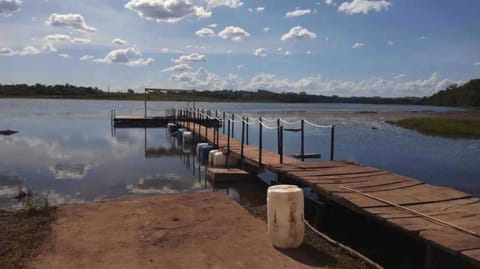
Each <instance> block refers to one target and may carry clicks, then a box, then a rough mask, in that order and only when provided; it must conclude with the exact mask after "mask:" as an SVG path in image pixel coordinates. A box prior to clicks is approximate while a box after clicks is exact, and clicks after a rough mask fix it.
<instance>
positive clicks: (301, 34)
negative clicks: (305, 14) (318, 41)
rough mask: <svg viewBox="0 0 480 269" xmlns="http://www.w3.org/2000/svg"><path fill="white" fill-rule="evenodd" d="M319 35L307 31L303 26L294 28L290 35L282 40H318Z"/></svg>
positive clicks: (285, 35)
mask: <svg viewBox="0 0 480 269" xmlns="http://www.w3.org/2000/svg"><path fill="white" fill-rule="evenodd" d="M316 37H317V34H315V33H314V32H310V31H308V30H307V29H305V28H303V27H301V26H298V25H297V26H294V27H292V28H291V29H290V31H288V33H286V34H284V35H282V37H281V38H280V40H282V41H286V40H300V39H304V38H316Z"/></svg>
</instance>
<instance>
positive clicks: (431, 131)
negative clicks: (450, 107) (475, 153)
mask: <svg viewBox="0 0 480 269" xmlns="http://www.w3.org/2000/svg"><path fill="white" fill-rule="evenodd" d="M472 113H474V112H472ZM477 114H478V112H477ZM388 123H390V124H393V125H396V126H399V127H402V128H405V129H410V130H415V131H418V132H420V133H422V134H425V135H432V136H441V137H447V138H466V139H480V119H458V118H441V117H440V118H407V119H401V120H397V121H388Z"/></svg>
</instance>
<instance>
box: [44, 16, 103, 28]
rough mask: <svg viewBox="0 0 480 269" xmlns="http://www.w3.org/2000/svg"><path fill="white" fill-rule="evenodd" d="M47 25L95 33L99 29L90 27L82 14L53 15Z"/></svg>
mask: <svg viewBox="0 0 480 269" xmlns="http://www.w3.org/2000/svg"><path fill="white" fill-rule="evenodd" d="M47 24H50V25H51V26H55V27H68V28H72V29H76V30H80V31H86V32H95V31H97V28H95V27H91V26H88V25H87V23H86V22H85V19H84V18H83V16H82V15H80V14H57V13H53V14H52V15H50V17H49V18H48V20H47Z"/></svg>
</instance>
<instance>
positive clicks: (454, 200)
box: [178, 121, 480, 267]
mask: <svg viewBox="0 0 480 269" xmlns="http://www.w3.org/2000/svg"><path fill="white" fill-rule="evenodd" d="M178 123H179V124H180V125H182V126H183V127H185V128H189V129H191V130H192V131H193V132H194V133H195V134H197V135H199V136H201V137H203V138H204V139H205V140H208V141H209V142H211V143H212V144H217V145H218V147H219V148H220V149H222V150H223V151H224V152H228V153H229V154H231V155H232V156H233V157H236V158H239V159H241V160H242V163H243V164H249V165H253V166H256V167H257V168H258V169H264V170H267V171H270V172H272V173H275V174H277V175H278V179H279V181H280V182H281V181H289V182H291V181H294V182H297V183H298V184H300V185H304V186H309V187H311V188H312V189H313V190H315V191H317V192H318V193H319V194H320V195H322V196H323V197H325V198H326V199H329V200H331V201H333V202H335V203H338V204H340V205H342V206H344V207H346V208H348V209H351V210H353V211H354V212H357V213H358V214H361V215H364V216H366V217H368V218H370V219H374V220H376V221H378V222H380V223H383V224H386V225H388V226H390V227H393V228H395V229H397V230H398V231H400V232H403V233H405V234H406V235H408V236H411V237H412V238H414V239H418V240H421V241H423V242H424V243H425V244H426V246H428V247H429V248H430V247H433V248H436V249H439V250H441V251H445V252H447V253H450V254H452V255H454V256H456V257H459V258H460V259H461V260H463V261H467V262H468V263H470V264H471V265H473V266H475V267H477V266H480V235H479V234H480V200H479V199H478V198H475V197H472V196H471V195H470V194H467V193H464V192H460V191H457V190H454V189H451V188H447V187H439V186H434V185H430V184H427V183H424V182H422V181H419V180H416V179H413V178H408V177H405V176H401V175H397V174H394V173H391V172H388V171H383V170H380V169H377V168H373V167H367V166H362V165H359V164H355V163H352V162H347V161H321V162H309V163H305V162H301V161H299V160H297V159H295V158H292V157H287V156H283V163H280V160H281V158H280V155H279V154H278V153H274V152H271V151H268V150H265V149H263V150H262V154H261V155H260V154H259V151H260V149H259V148H258V147H256V146H252V145H244V147H243V154H242V152H241V150H242V143H241V142H240V141H238V140H236V139H234V138H228V136H227V135H224V134H221V133H218V134H217V132H215V131H214V129H213V128H207V127H204V126H202V125H199V124H195V123H192V122H187V121H180V122H178ZM228 144H229V147H228ZM260 156H261V157H260ZM260 158H261V160H259V159H260Z"/></svg>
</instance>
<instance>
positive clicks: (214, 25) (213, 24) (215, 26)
mask: <svg viewBox="0 0 480 269" xmlns="http://www.w3.org/2000/svg"><path fill="white" fill-rule="evenodd" d="M217 26H218V24H216V23H212V24H209V25H207V27H210V28H217Z"/></svg>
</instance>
